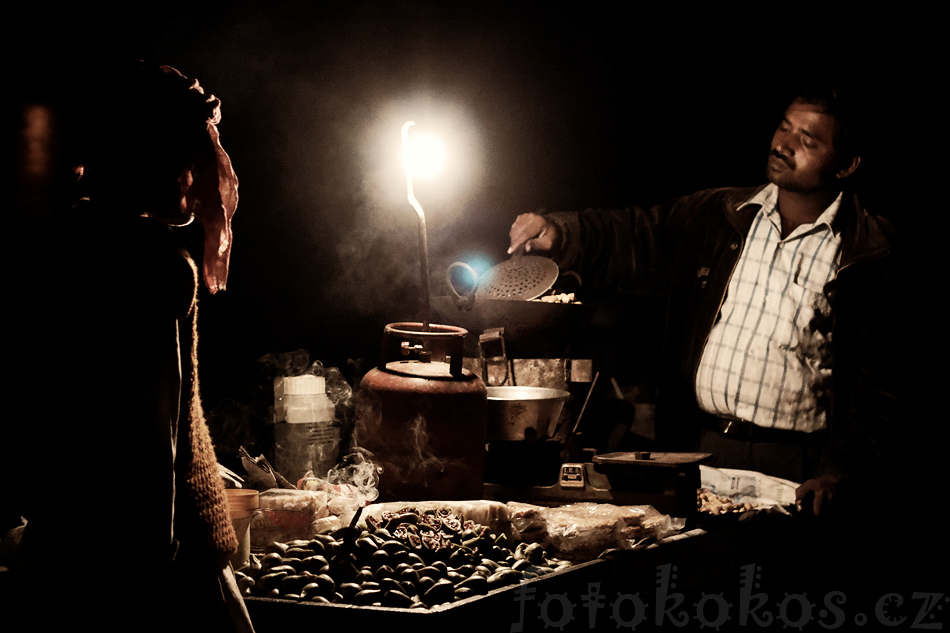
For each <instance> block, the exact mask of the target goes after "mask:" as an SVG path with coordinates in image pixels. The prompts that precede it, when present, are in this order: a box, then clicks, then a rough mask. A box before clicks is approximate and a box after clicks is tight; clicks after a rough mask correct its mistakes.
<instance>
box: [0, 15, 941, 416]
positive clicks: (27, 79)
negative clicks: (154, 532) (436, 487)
mask: <svg viewBox="0 0 950 633" xmlns="http://www.w3.org/2000/svg"><path fill="white" fill-rule="evenodd" d="M113 6H114V7H115V8H114V9H112V10H109V11H106V10H100V9H97V8H96V7H95V6H91V5H88V4H87V5H82V6H77V7H73V8H71V9H62V10H60V9H57V10H56V11H53V10H42V11H27V12H26V13H27V15H26V17H25V18H23V19H22V21H21V22H20V23H19V25H18V24H16V23H15V21H12V20H11V21H10V23H8V25H7V28H8V29H14V30H19V31H20V33H19V34H18V35H19V36H20V37H18V38H17V40H16V41H18V42H19V43H18V44H16V45H15V47H14V48H15V50H12V51H11V53H10V54H9V55H8V56H7V58H8V68H7V72H8V78H10V76H11V75H12V82H13V83H12V84H8V86H10V85H12V86H13V88H14V89H13V91H12V92H13V93H14V94H16V95H18V96H19V97H21V99H20V101H19V104H20V105H23V104H30V103H49V104H51V105H53V106H54V109H56V108H63V107H68V103H69V98H70V96H71V95H74V94H76V93H77V92H81V91H82V90H83V89H84V87H85V86H87V85H88V81H89V80H90V78H91V77H93V76H95V74H96V73H97V72H100V70H101V69H103V68H107V67H109V65H110V64H114V63H115V62H117V61H120V60H125V59H130V58H139V59H145V60H148V61H152V62H156V63H162V64H169V65H172V66H174V67H176V68H178V69H179V70H181V71H182V72H183V73H185V74H186V75H189V76H194V77H197V78H198V79H199V80H200V82H201V84H202V85H203V86H205V88H206V90H207V91H209V92H212V93H214V94H215V95H217V96H219V97H220V98H221V100H222V102H223V114H224V119H223V123H222V125H221V126H220V129H221V134H222V142H223V144H224V146H225V148H226V149H227V150H228V152H229V153H230V155H231V158H232V160H233V163H234V165H235V169H236V171H237V173H238V176H239V177H240V180H241V189H240V193H241V202H240V206H239V208H238V212H237V215H236V216H235V221H234V232H235V243H234V250H233V255H232V267H231V276H230V279H229V284H228V290H227V291H226V292H224V293H222V294H219V295H216V296H214V297H204V298H203V300H202V323H201V328H202V347H201V350H202V360H201V363H202V380H203V385H204V388H205V399H206V403H207V404H208V406H209V407H211V408H214V407H215V406H217V405H218V403H220V402H222V401H224V400H227V399H232V398H233V399H236V400H237V401H240V400H242V399H247V398H249V397H251V396H250V395H249V394H251V392H253V390H254V389H255V388H256V385H255V380H256V379H257V372H258V359H259V358H261V357H262V356H263V355H265V354H269V353H281V352H287V351H292V350H297V349H306V350H308V351H309V352H310V354H311V355H312V357H313V358H314V359H320V360H322V361H324V362H325V363H327V364H329V365H333V366H342V365H343V364H345V363H346V362H347V360H348V359H357V358H362V359H365V363H367V364H370V365H371V364H372V363H373V362H375V358H374V354H375V353H376V351H377V348H378V345H379V339H380V333H381V328H382V326H383V325H384V324H386V323H388V322H392V321H400V320H414V319H417V318H418V313H417V298H418V250H417V244H416V239H417V238H416V235H417V233H416V218H415V215H414V212H413V211H412V209H411V208H410V207H409V206H408V204H407V203H406V202H405V198H404V194H405V188H404V181H403V180H401V179H402V178H403V176H402V173H401V171H400V167H399V165H398V161H397V159H396V155H395V153H393V151H392V148H395V147H397V146H398V139H399V131H400V126H401V125H402V123H403V122H404V121H406V120H409V119H412V120H414V121H416V123H417V125H418V126H419V129H420V130H421V129H423V128H424V127H425V126H427V125H431V126H433V127H435V126H437V125H448V126H449V127H451V126H455V127H454V128H452V129H454V130H455V131H459V132H460V135H461V136H462V137H463V138H464V143H465V145H464V146H462V147H461V149H458V148H457V150H456V151H457V153H456V157H457V158H458V157H459V156H461V155H464V159H463V160H462V161H461V162H458V163H455V164H454V165H453V167H454V168H455V169H456V172H455V175H454V176H453V178H455V179H454V180H453V179H452V178H448V177H446V179H445V180H444V181H443V182H442V183H441V185H442V188H441V189H437V187H435V186H432V187H431V189H427V185H423V184H417V191H416V193H417V196H418V198H419V200H420V201H421V203H422V205H423V207H425V208H426V212H427V221H428V226H429V244H430V257H431V265H432V271H433V292H434V293H437V292H438V290H439V289H438V285H439V280H440V279H441V271H442V270H444V267H445V266H446V265H447V264H449V263H451V262H452V261H454V260H456V259H459V258H464V257H469V256H471V255H472V254H479V255H480V256H481V257H483V258H485V259H486V260H487V261H488V262H492V263H497V262H498V261H500V260H501V258H503V257H504V256H505V248H506V246H507V230H508V226H509V225H510V223H511V221H512V220H513V218H514V217H515V216H516V215H517V214H518V213H522V212H525V211H531V210H535V209H539V208H547V209H577V208H583V207H588V206H595V207H596V206H602V207H609V206H626V205H630V204H638V205H647V204H652V203H656V202H661V201H663V200H665V199H667V198H669V197H671V196H674V195H678V194H685V193H690V192H692V191H695V190H698V189H701V188H705V187H713V186H731V185H755V184H759V183H760V182H762V181H763V178H764V167H765V157H766V151H767V147H768V143H769V139H770V138H771V134H772V131H773V127H774V124H775V122H776V121H777V118H776V117H778V116H779V115H780V113H781V112H782V111H783V110H784V107H785V105H786V103H787V100H788V97H789V90H793V89H794V88H795V87H796V85H797V83H798V82H799V81H800V80H802V79H807V78H811V77H817V76H823V75H826V74H828V73H831V74H833V75H837V76H839V77H841V78H843V79H846V80H848V81H849V82H854V83H856V84H857V85H858V87H859V88H860V89H861V90H862V91H864V92H865V94H867V95H868V99H867V103H868V106H869V112H868V114H869V119H870V120H871V122H872V124H871V131H872V141H874V142H877V143H878V145H877V147H875V149H876V152H872V153H871V154H870V155H869V158H868V160H867V161H866V163H865V165H866V170H865V172H866V173H865V177H864V181H863V186H864V191H863V192H862V194H863V199H864V200H865V206H867V207H868V208H869V209H870V210H871V211H872V212H880V213H881V214H883V215H889V216H891V217H892V218H893V220H894V221H895V223H897V224H898V225H899V226H903V225H904V224H905V221H904V218H903V217H901V213H902V212H904V208H902V207H901V206H900V204H899V203H898V201H900V200H902V199H903V198H902V195H903V191H904V190H905V189H906V187H907V186H908V184H911V185H912V184H915V181H916V178H917V176H916V165H915V160H914V157H915V156H916V155H917V153H916V149H917V148H918V147H920V146H921V145H922V144H923V143H924V140H923V138H922V137H921V136H920V131H921V130H924V129H925V126H926V123H925V122H924V120H923V119H922V118H921V117H918V116H913V117H910V118H909V114H910V113H911V112H912V109H913V108H915V107H916V104H917V101H918V99H917V97H918V96H920V93H921V92H922V91H926V90H930V88H929V86H930V85H931V84H932V82H933V78H932V77H931V76H930V72H931V68H932V67H934V66H935V64H934V62H933V61H932V59H931V57H930V53H929V51H928V50H927V46H928V45H927V43H926V42H927V38H925V37H922V36H918V34H917V33H916V29H915V28H912V26H911V25H918V24H925V23H927V22H928V18H927V16H914V17H907V18H902V19H894V18H893V17H892V16H882V17H880V18H878V17H875V16H866V15H857V16H855V15H849V14H847V13H844V12H837V13H836V12H831V11H828V10H827V9H826V10H825V12H824V13H821V14H809V15H800V14H801V13H803V11H801V10H799V9H787V10H782V11H779V10H776V11H774V13H775V15H766V14H765V13H761V14H756V15H752V14H745V15H737V16H734V17H733V16H728V15H724V14H721V13H702V12H700V13H694V12H688V11H687V10H686V7H685V6H681V5H676V6H673V7H670V8H664V9H659V8H657V7H656V6H654V5H653V4H636V5H632V6H633V7H634V8H633V9H631V8H630V7H631V5H629V4H628V5H626V6H625V7H624V8H620V6H619V5H610V6H612V7H617V8H607V7H608V3H599V2H587V3H581V2H546V3H530V2H498V1H491V0H486V1H483V2H478V3H474V2H473V3H470V2H444V3H443V2H432V1H422V0H402V1H392V2H382V1H362V2H361V1H357V0H354V1H351V2H336V1H334V2H302V1H301V2H289V3H288V2H280V1H275V2H250V1H243V2H242V1H232V2H215V3H200V2H193V3H167V4H158V3H141V4H139V3H136V7H135V8H129V7H131V5H130V4H128V3H126V4H118V5H113ZM64 11H65V13H64ZM31 14H32V15H31ZM7 39H8V45H9V42H10V41H14V40H12V39H11V38H7ZM8 89H9V88H8ZM908 96H911V98H910V99H908ZM12 120H13V119H12V118H11V119H8V122H9V121H12ZM446 121H448V123H446ZM459 172H461V173H459ZM21 185H22V183H15V185H14V186H20V188H22V186H21ZM400 186H401V187H402V189H401V190H400ZM366 368H368V367H365V366H364V369H366Z"/></svg>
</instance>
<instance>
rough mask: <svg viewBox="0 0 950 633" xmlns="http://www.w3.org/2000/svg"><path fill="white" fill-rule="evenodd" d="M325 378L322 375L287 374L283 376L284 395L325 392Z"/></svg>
mask: <svg viewBox="0 0 950 633" xmlns="http://www.w3.org/2000/svg"><path fill="white" fill-rule="evenodd" d="M326 391H327V385H326V379H325V378H324V377H323V376H314V375H313V374H304V375H303V376H288V377H286V378H284V395H285V396H298V395H313V394H322V393H326Z"/></svg>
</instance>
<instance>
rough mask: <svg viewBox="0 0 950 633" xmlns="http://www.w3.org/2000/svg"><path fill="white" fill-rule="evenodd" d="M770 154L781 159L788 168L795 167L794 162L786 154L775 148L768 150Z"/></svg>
mask: <svg viewBox="0 0 950 633" xmlns="http://www.w3.org/2000/svg"><path fill="white" fill-rule="evenodd" d="M770 155H771V156H775V157H776V158H778V159H779V160H781V161H782V162H783V163H785V164H786V165H788V166H789V168H790V169H795V163H793V162H792V159H791V158H789V157H788V156H786V155H785V154H783V153H782V152H780V151H778V150H777V149H773V150H772V151H771V152H770Z"/></svg>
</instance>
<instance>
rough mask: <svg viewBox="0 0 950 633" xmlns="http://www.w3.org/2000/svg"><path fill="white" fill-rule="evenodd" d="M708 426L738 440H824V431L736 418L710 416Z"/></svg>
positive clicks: (781, 442) (816, 442)
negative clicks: (788, 427)
mask: <svg viewBox="0 0 950 633" xmlns="http://www.w3.org/2000/svg"><path fill="white" fill-rule="evenodd" d="M709 428H710V429H712V430H713V431H715V432H716V433H718V434H719V435H721V436H723V437H727V438H729V439H733V440H737V441H739V442H772V443H776V444H820V443H822V442H824V441H825V438H826V437H827V434H826V433H825V431H814V432H811V433H806V432H805V431H790V430H787V429H772V428H768V427H764V426H759V425H757V424H752V423H751V422H746V421H745V420H740V419H738V418H726V417H712V418H711V423H710V424H709Z"/></svg>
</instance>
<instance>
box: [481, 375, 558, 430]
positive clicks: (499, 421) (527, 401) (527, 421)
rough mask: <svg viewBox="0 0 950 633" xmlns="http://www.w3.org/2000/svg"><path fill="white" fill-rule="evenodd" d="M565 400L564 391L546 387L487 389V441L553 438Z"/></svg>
mask: <svg viewBox="0 0 950 633" xmlns="http://www.w3.org/2000/svg"><path fill="white" fill-rule="evenodd" d="M569 397H570V393H568V392H567V391H564V390H562V389H549V388H546V387H505V386H503V387H488V429H487V439H488V441H489V442H492V441H524V440H527V441H534V440H546V439H549V438H551V437H553V436H554V433H555V431H556V430H557V424H558V421H559V420H560V419H561V411H562V410H563V409H564V403H565V402H567V399H568V398H569Z"/></svg>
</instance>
